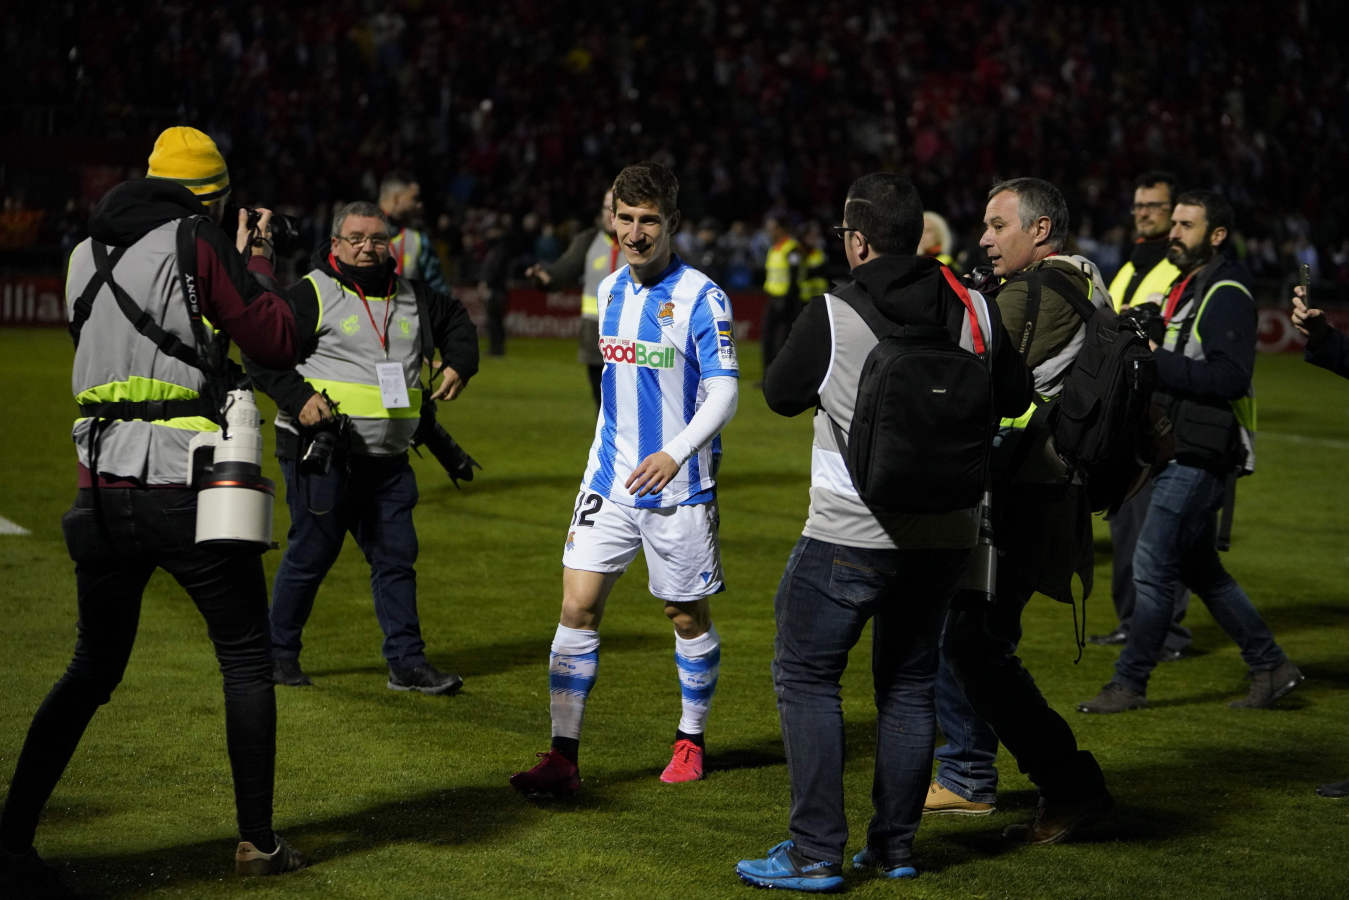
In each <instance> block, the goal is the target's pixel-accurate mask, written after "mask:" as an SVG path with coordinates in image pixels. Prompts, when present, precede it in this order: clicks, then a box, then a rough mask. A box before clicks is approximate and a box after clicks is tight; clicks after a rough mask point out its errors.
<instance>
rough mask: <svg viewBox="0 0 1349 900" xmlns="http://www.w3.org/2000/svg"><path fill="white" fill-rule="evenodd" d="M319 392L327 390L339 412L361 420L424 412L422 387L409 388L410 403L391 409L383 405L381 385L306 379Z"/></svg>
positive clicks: (393, 417)
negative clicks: (403, 406)
mask: <svg viewBox="0 0 1349 900" xmlns="http://www.w3.org/2000/svg"><path fill="white" fill-rule="evenodd" d="M305 381H308V382H309V383H310V385H312V386H313V388H314V390H316V391H327V392H328V396H329V397H331V398H332V399H333V400H336V401H337V405H338V412H341V413H345V414H346V415H348V416H355V417H357V418H358V419H415V418H417V417H418V416H420V415H421V408H422V389H421V388H419V387H415V388H408V403H409V404H410V405H409V406H407V407H405V408H400V409H389V408H388V407H386V406H385V405H384V398H383V397H382V396H381V395H380V392H379V385H376V384H355V383H353V382H350V381H330V380H328V379H326V378H306V379H305Z"/></svg>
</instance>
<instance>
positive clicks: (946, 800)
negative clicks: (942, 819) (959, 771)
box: [923, 781, 993, 816]
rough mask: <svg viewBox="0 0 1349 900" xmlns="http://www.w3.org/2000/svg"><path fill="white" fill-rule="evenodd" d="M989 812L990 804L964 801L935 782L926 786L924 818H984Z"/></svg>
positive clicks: (991, 807)
mask: <svg viewBox="0 0 1349 900" xmlns="http://www.w3.org/2000/svg"><path fill="white" fill-rule="evenodd" d="M991 812H993V804H992V803H978V802H976V801H974V800H966V799H965V798H964V797H962V796H960V795H959V794H957V793H956V792H955V791H953V790H950V789H949V788H947V787H945V786H944V785H941V784H938V783H937V782H935V781H934V782H932V784H931V785H929V786H928V789H927V798H926V799H925V800H923V815H925V816H986V815H988V814H989V813H991Z"/></svg>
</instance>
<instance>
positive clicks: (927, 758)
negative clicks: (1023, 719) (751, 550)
mask: <svg viewBox="0 0 1349 900" xmlns="http://www.w3.org/2000/svg"><path fill="white" fill-rule="evenodd" d="M967 556H968V551H965V550H935V551H934V550H923V551H916V550H907V551H906V550H865V549H860V548H854V547H844V546H840V545H837V544H831V543H828V542H825V541H818V540H814V539H812V538H807V537H802V538H801V539H800V540H799V541H798V542H797V544H796V546H795V548H793V550H792V554H791V557H790V558H789V559H788V560H787V568H786V571H785V572H784V573H783V576H782V581H781V583H780V584H779V585H778V592H777V596H776V598H775V599H774V612H775V616H776V621H777V640H776V653H775V655H774V659H773V686H774V688H775V690H776V692H777V697H778V715H779V717H780V719H781V722H782V741H783V744H784V746H785V748H786V751H787V771H788V773H789V775H790V776H791V782H792V806H791V818H790V831H791V836H792V838H793V839H794V840H795V841H796V846H797V849H799V850H800V851H801V852H802V853H804V854H805V855H807V856H809V857H812V858H814V859H823V860H828V861H830V862H842V859H843V850H844V847H845V846H846V844H847V841H848V824H847V819H846V818H845V816H844V807H843V744H844V738H843V708H842V703H841V700H840V696H839V694H840V687H839V680H840V678H841V677H842V675H843V670H844V669H845V668H846V667H847V664H848V651H849V650H851V649H852V647H853V645H855V644H856V643H857V641H858V639H859V638H861V636H862V630H863V628H865V626H866V623H867V620H868V619H874V620H875V621H874V624H873V627H872V683H873V688H874V691H875V701H876V763H875V774H874V777H873V781H872V790H871V799H872V804H873V807H874V809H875V815H874V816H873V817H872V820H871V825H870V827H869V828H868V830H867V845H868V846H869V847H871V848H872V851H873V852H874V853H876V854H877V855H878V856H879V857H880V858H881V859H882V860H883V861H884V862H885V863H886V864H887V865H892V866H893V865H899V864H901V863H904V862H905V861H907V860H908V859H909V858H910V856H911V855H912V845H913V836H914V833H915V832H916V831H917V830H918V822H919V820H920V819H921V818H922V814H923V797H924V795H925V794H926V792H927V785H928V779H929V777H930V773H931V771H932V742H933V738H934V731H935V729H934V727H933V708H932V689H933V680H934V678H935V677H936V672H937V643H938V638H939V636H940V633H941V623H942V618H943V616H944V615H945V611H946V604H947V601H948V599H949V598H950V596H951V593H952V591H953V590H954V588H955V583H956V580H957V578H958V577H959V575H960V571H961V569H962V567H963V566H964V563H965V560H966V558H967Z"/></svg>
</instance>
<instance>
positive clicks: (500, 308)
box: [484, 288, 510, 356]
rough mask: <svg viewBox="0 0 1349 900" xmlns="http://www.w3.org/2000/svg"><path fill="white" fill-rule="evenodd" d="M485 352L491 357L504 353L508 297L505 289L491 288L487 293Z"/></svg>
mask: <svg viewBox="0 0 1349 900" xmlns="http://www.w3.org/2000/svg"><path fill="white" fill-rule="evenodd" d="M484 305H485V306H486V308H487V352H488V354H490V355H491V356H504V355H505V353H506V308H507V306H509V305H510V295H509V294H508V293H506V290H505V288H493V289H492V290H490V291H488V293H487V302H486V303H485V304H484Z"/></svg>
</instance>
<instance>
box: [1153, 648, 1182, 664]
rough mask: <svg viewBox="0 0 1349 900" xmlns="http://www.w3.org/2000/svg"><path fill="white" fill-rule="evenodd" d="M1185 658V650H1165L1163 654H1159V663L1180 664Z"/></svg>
mask: <svg viewBox="0 0 1349 900" xmlns="http://www.w3.org/2000/svg"><path fill="white" fill-rule="evenodd" d="M1184 658H1185V651H1184V650H1166V649H1163V650H1162V652H1161V653H1159V654H1157V662H1159V663H1164V662H1180V661H1181V660H1182V659H1184Z"/></svg>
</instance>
